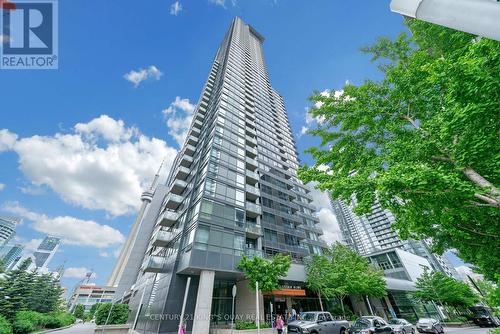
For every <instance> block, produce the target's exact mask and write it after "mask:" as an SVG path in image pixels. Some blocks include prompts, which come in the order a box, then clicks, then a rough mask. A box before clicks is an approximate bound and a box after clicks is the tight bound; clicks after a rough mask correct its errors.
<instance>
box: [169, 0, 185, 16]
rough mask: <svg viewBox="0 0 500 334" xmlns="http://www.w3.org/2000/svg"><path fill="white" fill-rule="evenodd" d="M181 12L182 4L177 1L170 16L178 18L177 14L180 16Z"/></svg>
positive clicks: (172, 6)
mask: <svg viewBox="0 0 500 334" xmlns="http://www.w3.org/2000/svg"><path fill="white" fill-rule="evenodd" d="M181 10H182V5H181V3H180V2H179V1H176V2H174V3H173V4H172V5H171V6H170V15H175V16H177V14H179V13H180V11H181Z"/></svg>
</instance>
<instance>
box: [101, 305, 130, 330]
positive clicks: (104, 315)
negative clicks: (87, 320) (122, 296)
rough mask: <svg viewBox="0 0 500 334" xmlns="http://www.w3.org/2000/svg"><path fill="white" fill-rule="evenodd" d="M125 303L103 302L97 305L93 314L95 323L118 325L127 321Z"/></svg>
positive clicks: (127, 310) (126, 306) (127, 311)
mask: <svg viewBox="0 0 500 334" xmlns="http://www.w3.org/2000/svg"><path fill="white" fill-rule="evenodd" d="M128 313H129V309H128V305H127V304H112V303H103V304H101V305H100V306H99V308H98V309H97V311H96V314H95V323H96V324H97V325H104V324H107V325H120V324H124V323H126V322H127V319H128Z"/></svg>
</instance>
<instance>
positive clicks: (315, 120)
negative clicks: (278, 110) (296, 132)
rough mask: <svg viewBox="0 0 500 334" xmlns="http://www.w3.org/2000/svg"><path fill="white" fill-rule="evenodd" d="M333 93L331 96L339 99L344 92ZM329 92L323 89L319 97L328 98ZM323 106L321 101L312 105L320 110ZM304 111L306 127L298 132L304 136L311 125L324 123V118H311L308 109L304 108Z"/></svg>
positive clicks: (336, 91)
mask: <svg viewBox="0 0 500 334" xmlns="http://www.w3.org/2000/svg"><path fill="white" fill-rule="evenodd" d="M332 92H333V95H334V96H335V97H337V98H338V97H340V96H341V95H342V94H344V91H343V90H335V91H332ZM332 92H331V91H329V90H328V89H325V90H324V91H322V92H320V93H319V95H322V96H329V95H330V94H331V93H332ZM322 106H323V102H321V101H318V102H315V103H314V108H316V109H317V108H321V107H322ZM305 110H306V119H305V120H306V125H304V126H302V129H301V130H300V135H301V136H302V135H304V134H306V133H307V131H308V130H309V129H310V128H311V126H312V125H314V124H321V123H323V122H324V121H325V117H324V116H317V117H313V116H312V115H311V113H310V110H311V109H310V108H309V107H306V108H305Z"/></svg>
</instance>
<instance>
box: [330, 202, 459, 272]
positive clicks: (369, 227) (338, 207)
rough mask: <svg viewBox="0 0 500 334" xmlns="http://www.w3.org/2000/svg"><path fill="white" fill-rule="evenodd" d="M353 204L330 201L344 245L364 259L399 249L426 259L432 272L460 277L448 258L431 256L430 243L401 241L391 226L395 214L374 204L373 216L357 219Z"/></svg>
mask: <svg viewBox="0 0 500 334" xmlns="http://www.w3.org/2000/svg"><path fill="white" fill-rule="evenodd" d="M355 202H356V199H355V198H354V200H353V203H352V204H351V205H348V204H347V203H345V202H343V201H340V200H337V201H331V204H332V208H333V211H334V213H335V216H336V217H337V221H338V223H339V226H340V231H341V233H342V238H343V241H344V242H345V243H346V244H347V245H348V246H349V247H351V248H352V249H354V250H356V251H357V252H358V253H360V254H361V255H364V256H367V255H370V254H372V253H374V252H378V251H381V250H387V249H393V248H400V249H403V250H406V251H408V252H410V253H413V254H415V255H418V256H421V257H423V258H426V259H427V260H428V261H429V263H430V265H431V266H432V269H434V270H438V271H441V272H443V273H445V274H446V275H448V276H450V277H457V274H456V271H455V269H454V268H453V266H452V265H451V264H450V263H449V261H448V260H447V258H446V257H445V256H441V255H438V254H435V253H432V252H431V250H430V248H431V247H430V246H431V244H430V243H431V242H430V241H429V240H412V239H409V240H402V239H401V238H399V236H398V234H397V233H396V231H394V230H393V228H392V224H393V223H394V222H395V217H394V216H393V214H392V213H391V212H390V211H388V210H384V209H383V208H382V207H381V206H380V203H378V202H375V203H374V205H373V206H372V212H371V213H370V214H367V215H363V216H358V215H356V214H355V213H354V212H353V205H355Z"/></svg>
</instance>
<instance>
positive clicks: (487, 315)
mask: <svg viewBox="0 0 500 334" xmlns="http://www.w3.org/2000/svg"><path fill="white" fill-rule="evenodd" d="M469 309H470V311H471V312H472V313H473V314H474V315H473V317H472V321H473V322H474V324H476V325H478V326H479V327H498V326H500V318H499V317H496V316H495V315H494V314H493V311H492V310H491V309H490V308H488V307H485V306H474V307H471V308H469Z"/></svg>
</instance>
